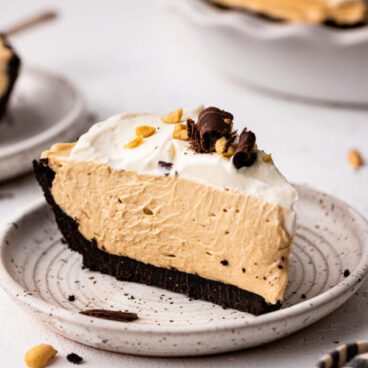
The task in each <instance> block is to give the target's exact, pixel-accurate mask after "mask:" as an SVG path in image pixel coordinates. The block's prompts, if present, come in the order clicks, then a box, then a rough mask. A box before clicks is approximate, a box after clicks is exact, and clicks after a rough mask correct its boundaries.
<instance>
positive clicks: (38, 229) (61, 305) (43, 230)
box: [0, 186, 368, 356]
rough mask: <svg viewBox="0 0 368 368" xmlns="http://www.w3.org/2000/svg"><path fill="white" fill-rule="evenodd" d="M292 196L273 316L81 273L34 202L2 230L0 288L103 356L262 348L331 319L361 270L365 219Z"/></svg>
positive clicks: (367, 257) (306, 193) (313, 195)
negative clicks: (95, 313) (288, 248)
mask: <svg viewBox="0 0 368 368" xmlns="http://www.w3.org/2000/svg"><path fill="white" fill-rule="evenodd" d="M297 189H298V191H299V194H300V200H299V202H298V203H297V204H296V212H297V215H298V226H297V233H296V236H295V241H294V248H293V256H292V261H291V273H290V282H289V284H288V287H287V291H286V295H285V302H284V306H283V309H281V310H279V311H276V312H272V313H269V314H266V315H263V316H259V317H254V316H252V315H249V314H247V313H242V312H239V311H236V310H232V309H227V310H224V309H222V308H221V307H219V306H216V305H214V304H211V303H207V302H202V301H196V300H191V299H188V298H187V297H185V296H183V295H181V294H175V293H171V292H168V291H165V290H162V289H158V288H155V287H149V286H145V285H140V284H136V283H129V282H122V281H117V280H115V279H114V278H113V277H110V276H106V275H101V274H99V273H95V272H91V271H88V270H82V267H81V256H80V255H79V254H77V253H75V252H72V251H70V250H68V249H67V247H66V245H65V244H63V243H62V242H61V235H60V233H59V231H58V230H57V226H56V224H55V222H54V219H53V215H52V214H51V211H50V209H49V208H48V206H47V205H46V204H45V203H44V202H41V203H40V202H39V203H37V204H36V205H34V206H32V208H30V209H28V210H26V211H24V212H23V213H22V214H21V215H20V216H19V217H18V218H17V219H16V220H15V221H14V222H13V223H11V224H9V225H8V226H7V228H5V229H4V230H3V233H2V235H1V237H0V241H1V248H0V284H1V286H2V287H3V288H4V290H5V291H6V292H7V293H8V294H10V296H11V297H12V298H14V299H15V301H16V302H18V303H19V304H20V305H21V306H22V307H24V309H25V310H27V311H29V312H31V313H32V314H33V315H34V316H35V317H36V318H37V319H39V320H40V321H41V322H42V323H44V324H45V325H46V326H48V327H50V328H51V329H53V330H54V331H56V332H57V333H59V334H62V335H64V336H66V337H68V338H70V339H73V340H76V341H78V342H81V343H84V344H87V345H90V346H94V347H97V348H101V349H105V350H112V351H117V352H124V353H133V354H140V355H159V356H179V355H200V354H212V353H220V352H225V351H230V350H237V349H241V348H248V347H252V346H256V345H260V344H263V343H266V342H270V341H273V340H276V339H279V338H281V337H284V336H286V335H289V334H291V333H293V332H295V331H297V330H299V329H301V328H303V327H306V326H308V325H310V324H312V323H313V322H315V321H317V320H318V319H320V318H322V317H324V316H325V315H327V314H328V313H330V312H332V311H333V310H334V309H336V308H337V307H339V306H340V305H341V304H342V303H343V302H344V301H346V300H347V299H348V298H349V297H350V296H351V295H352V294H353V293H354V292H355V291H356V290H357V289H358V287H359V286H360V285H361V284H362V282H363V281H364V279H365V277H366V276H367V272H368V225H367V221H366V220H365V219H364V218H362V217H361V216H360V215H359V214H358V213H357V212H356V211H355V210H353V209H352V208H350V207H349V206H348V205H346V204H345V203H343V202H341V201H340V200H337V199H335V198H333V197H331V196H329V195H326V194H324V193H320V192H318V191H315V190H312V189H309V188H307V187H304V186H297ZM346 270H349V272H348V271H346ZM344 272H345V276H344ZM348 273H349V275H348ZM69 295H75V298H76V300H75V302H69V301H68V296H69ZM88 308H106V309H118V310H127V311H131V312H137V313H138V315H139V317H140V319H139V320H138V321H136V322H131V323H119V322H114V321H106V320H99V319H92V318H90V317H87V316H83V315H80V314H78V311H80V310H83V309H88Z"/></svg>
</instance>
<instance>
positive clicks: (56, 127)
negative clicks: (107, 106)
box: [0, 65, 84, 160]
mask: <svg viewBox="0 0 368 368" xmlns="http://www.w3.org/2000/svg"><path fill="white" fill-rule="evenodd" d="M23 73H29V74H30V75H32V74H33V75H36V76H37V75H41V76H43V77H47V78H50V79H53V80H55V79H56V80H58V81H59V82H60V83H62V84H63V85H64V87H65V88H66V89H67V90H69V92H70V93H71V95H72V96H73V106H72V108H71V109H70V110H69V111H68V112H67V114H66V115H64V116H63V117H62V118H61V119H60V120H58V121H57V122H56V123H55V124H53V125H52V126H51V127H50V128H47V129H46V130H43V131H41V132H39V133H37V134H35V135H33V136H31V137H28V138H26V139H24V140H22V141H19V142H16V143H14V144H12V145H10V146H8V147H5V148H1V150H0V159H1V160H3V159H6V158H8V157H9V156H12V155H15V154H18V153H21V152H25V151H27V150H30V149H34V148H36V147H38V146H41V145H43V144H44V143H46V142H48V141H49V140H50V139H52V138H53V137H55V136H57V135H59V134H60V133H61V132H63V131H65V130H67V129H68V128H69V127H70V126H71V125H73V124H74V123H75V121H77V120H78V119H79V118H81V117H82V115H83V112H84V99H83V97H82V95H81V93H80V92H79V90H78V89H77V88H76V87H75V86H74V84H73V83H72V82H71V81H70V80H69V79H68V78H66V77H65V76H63V75H61V74H58V73H56V72H53V71H50V70H47V69H44V68H42V67H36V66H33V65H26V66H23V67H22V70H21V74H23Z"/></svg>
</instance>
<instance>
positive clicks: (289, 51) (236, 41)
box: [167, 0, 368, 105]
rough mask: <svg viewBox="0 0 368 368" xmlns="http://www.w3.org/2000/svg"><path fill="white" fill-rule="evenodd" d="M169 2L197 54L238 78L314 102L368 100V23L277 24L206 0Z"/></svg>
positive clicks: (182, 30) (363, 101)
mask: <svg viewBox="0 0 368 368" xmlns="http://www.w3.org/2000/svg"><path fill="white" fill-rule="evenodd" d="M167 6H169V7H170V8H171V9H172V10H173V11H174V13H176V14H178V15H179V16H180V18H181V19H182V20H183V21H184V27H183V28H181V27H177V30H178V32H179V33H180V34H179V37H187V34H190V37H191V44H192V45H193V51H194V54H195V55H196V57H198V55H199V53H200V56H203V57H205V58H206V59H207V64H209V65H210V66H211V67H212V66H213V67H215V68H216V69H218V70H219V71H220V72H221V73H223V74H224V75H227V76H228V77H230V78H232V79H234V80H235V81H238V82H239V81H240V82H245V83H246V84H250V85H254V86H257V87H261V88H262V89H265V90H268V91H271V92H277V93H281V94H284V95H290V96H294V97H297V98H304V99H310V100H311V101H318V102H321V101H322V102H329V103H340V104H348V105H366V104H368V73H366V64H367V60H368V26H363V27H358V28H352V29H338V28H332V27H327V26H324V25H320V26H319V25H308V24H290V23H277V22H273V21H270V20H267V19H263V18H261V17H258V16H256V15H251V14H248V13H245V12H242V11H239V10H223V9H220V8H216V7H215V6H213V5H211V4H209V2H208V1H206V0H181V1H169V0H167ZM179 24H180V23H179ZM179 37H178V38H179ZM196 45H197V46H198V47H197V48H195V46H196ZM188 57H190V55H188Z"/></svg>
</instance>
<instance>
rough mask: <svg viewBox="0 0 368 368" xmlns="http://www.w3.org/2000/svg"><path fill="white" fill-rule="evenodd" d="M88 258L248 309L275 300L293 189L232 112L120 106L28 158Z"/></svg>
mask: <svg viewBox="0 0 368 368" xmlns="http://www.w3.org/2000/svg"><path fill="white" fill-rule="evenodd" d="M34 169H35V174H36V177H37V179H38V181H39V183H40V185H41V186H42V188H43V191H44V193H45V196H46V199H47V202H48V203H49V204H50V205H51V207H52V209H53V211H54V213H55V217H56V221H57V223H58V226H59V228H60V230H61V232H62V234H63V236H64V237H65V239H66V241H67V243H68V245H69V247H70V248H71V249H73V250H75V251H78V252H80V253H81V254H82V256H83V264H84V266H86V267H87V268H89V269H91V270H95V271H100V272H102V273H105V274H110V275H112V276H115V277H116V278H117V279H119V280H126V281H134V282H139V283H144V284H147V285H153V286H157V287H161V288H165V289H168V290H171V291H175V292H179V293H183V294H186V295H188V296H190V297H192V298H196V299H203V300H206V301H210V302H212V303H216V304H219V305H222V306H224V307H228V308H235V309H238V310H241V311H246V312H250V313H253V314H261V313H265V312H269V311H273V310H275V309H277V308H279V307H280V305H281V301H282V299H283V294H284V291H285V288H286V285H287V282H288V275H289V259H290V250H291V246H292V240H293V235H294V228H295V213H294V212H293V210H292V206H293V202H294V201H295V199H296V198H297V193H296V191H295V189H294V188H293V187H292V186H291V185H290V184H289V183H288V182H287V181H286V180H285V178H284V177H283V176H282V175H281V174H280V172H279V171H278V170H277V169H276V167H275V165H274V163H273V161H272V158H271V156H270V155H269V154H266V153H265V152H264V151H262V150H259V149H258V148H257V145H256V137H255V135H254V133H253V132H251V131H249V130H247V129H246V128H244V129H243V131H242V132H241V134H238V133H237V132H236V131H234V130H233V116H232V114H230V113H228V112H225V111H222V110H220V109H218V108H215V107H209V108H207V109H204V110H203V108H202V107H200V108H197V109H194V110H187V111H183V110H182V109H179V110H177V111H174V112H172V113H170V114H168V115H153V114H122V115H116V116H113V117H111V118H110V119H108V120H106V121H105V122H102V123H98V124H95V125H94V126H93V127H92V128H91V129H90V130H89V131H88V132H87V133H85V134H84V135H82V136H81V137H80V139H79V140H78V142H76V143H57V144H55V145H53V146H52V147H51V148H50V150H48V151H45V152H43V154H42V156H41V159H40V160H39V161H35V162H34Z"/></svg>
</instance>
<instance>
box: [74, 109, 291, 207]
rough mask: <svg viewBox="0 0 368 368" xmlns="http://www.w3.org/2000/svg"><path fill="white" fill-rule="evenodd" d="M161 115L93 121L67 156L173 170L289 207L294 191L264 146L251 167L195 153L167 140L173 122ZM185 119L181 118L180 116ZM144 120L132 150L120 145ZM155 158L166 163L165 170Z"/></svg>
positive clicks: (146, 170) (141, 170) (142, 170)
mask: <svg viewBox="0 0 368 368" xmlns="http://www.w3.org/2000/svg"><path fill="white" fill-rule="evenodd" d="M202 109H203V107H202V106H200V107H198V108H196V109H192V110H186V111H184V112H183V122H184V121H185V120H186V119H187V118H188V117H189V118H191V119H193V120H195V121H196V120H197V117H198V114H199V112H200V111H202ZM162 117H164V115H154V114H121V115H115V116H113V117H111V118H109V119H108V120H106V121H104V122H100V123H97V124H95V125H94V126H92V127H91V128H90V130H89V131H88V132H87V133H85V134H84V135H82V136H81V137H80V138H79V140H78V142H77V143H76V145H75V146H74V148H73V149H72V151H71V154H70V156H69V159H70V160H75V161H94V162H97V163H104V164H106V165H108V166H109V167H111V168H112V169H115V170H128V171H135V172H137V173H138V174H150V175H161V176H162V175H165V174H166V175H167V174H168V175H170V176H173V175H179V177H183V178H186V179H189V180H193V181H195V182H199V183H203V184H206V185H210V186H213V187H215V188H218V189H222V190H228V189H230V190H237V191H239V192H242V193H244V194H246V195H251V196H255V197H257V198H259V199H262V200H265V201H266V202H270V203H273V204H276V205H280V206H281V207H283V208H286V209H291V208H292V204H293V202H294V201H295V200H296V199H297V192H296V190H295V189H294V188H293V186H292V185H291V184H289V183H288V182H287V181H286V179H285V178H284V177H283V176H282V175H281V173H280V172H279V171H278V170H277V168H276V167H275V166H274V164H273V163H272V162H264V161H263V160H262V157H263V156H264V155H265V152H264V151H261V150H258V152H257V160H256V162H255V163H254V164H253V165H252V166H251V167H243V168H241V169H239V170H237V169H236V168H235V167H234V165H233V164H232V162H231V159H228V158H225V157H223V156H221V155H219V154H217V153H211V154H208V153H195V152H194V151H192V150H191V149H190V147H189V142H187V141H181V140H177V139H173V138H172V135H173V130H174V124H165V123H163V122H162V121H161V118H162ZM184 119H185V120H184ZM142 125H149V126H153V127H155V128H156V133H155V134H153V135H152V136H150V137H148V138H145V139H144V143H143V144H142V145H140V146H138V147H136V148H134V149H124V148H123V145H124V144H126V143H128V142H130V141H131V140H132V139H134V138H135V136H136V135H135V128H136V127H138V126H142ZM159 161H164V162H169V163H172V164H173V165H172V168H171V170H170V171H169V172H168V171H167V170H165V168H163V167H162V165H159V164H158V162H159Z"/></svg>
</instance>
